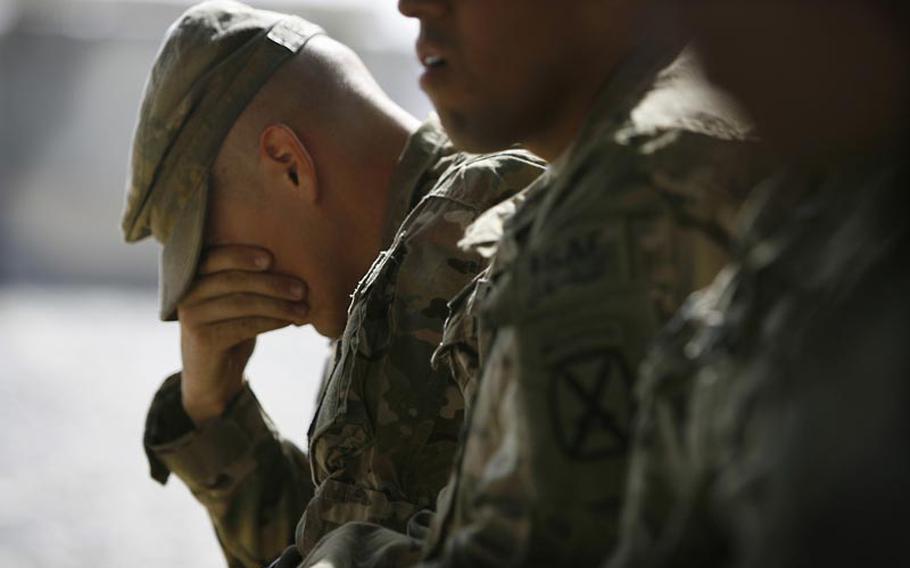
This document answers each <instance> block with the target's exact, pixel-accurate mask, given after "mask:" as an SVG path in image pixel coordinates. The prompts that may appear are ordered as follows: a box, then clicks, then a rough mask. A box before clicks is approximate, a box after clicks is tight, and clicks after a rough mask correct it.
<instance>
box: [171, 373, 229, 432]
mask: <svg viewBox="0 0 910 568" xmlns="http://www.w3.org/2000/svg"><path fill="white" fill-rule="evenodd" d="M243 384H244V383H243V382H241V383H240V384H239V385H237V387H236V388H233V389H231V390H230V391H224V392H218V393H212V392H210V391H209V392H203V393H199V392H195V391H194V390H193V389H192V388H187V386H186V383H185V382H184V383H183V384H182V385H181V393H180V394H181V403H182V405H183V409H184V411H185V412H186V414H187V416H189V417H190V419H191V420H192V421H193V424H195V426H196V428H197V429H199V428H202V427H203V426H204V425H205V424H206V423H208V422H211V421H212V420H215V419H217V418H220V417H221V416H222V415H223V414H224V413H225V411H226V410H227V408H228V406H229V405H230V403H231V402H232V401H233V400H234V399H235V398H236V397H237V396H238V395H239V394H240V391H242V390H243Z"/></svg>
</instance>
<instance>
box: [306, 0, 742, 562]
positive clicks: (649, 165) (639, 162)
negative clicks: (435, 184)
mask: <svg viewBox="0 0 910 568" xmlns="http://www.w3.org/2000/svg"><path fill="white" fill-rule="evenodd" d="M651 7H652V3H650V2H641V1H640V0H628V1H624V0H616V1H611V2H565V1H563V0H558V1H557V0H532V1H530V2H528V1H518V0H500V1H497V2H481V1H476V0H451V1H449V0H401V2H400V3H399V8H400V10H401V11H402V12H403V13H404V14H405V15H408V16H412V17H416V18H418V19H419V20H420V23H421V36H420V40H419V41H418V45H417V52H418V55H419V57H420V60H421V61H422V62H423V64H424V65H425V66H426V72H425V74H424V75H423V77H422V79H421V84H422V86H423V88H424V89H425V90H426V92H427V93H428V94H429V95H430V97H431V98H432V100H433V102H434V104H435V106H436V108H437V110H438V111H439V114H440V117H441V119H442V122H443V125H444V126H445V127H446V129H447V130H448V132H449V134H450V135H451V136H452V139H453V140H454V141H455V142H456V143H457V144H459V145H460V146H462V147H464V148H467V149H470V150H476V151H480V150H484V151H486V150H492V149H496V148H504V147H508V146H509V145H511V144H514V143H521V144H522V145H524V146H525V147H527V148H528V149H530V150H532V151H534V152H535V153H537V154H539V155H541V156H543V157H545V158H546V159H548V160H552V165H551V166H550V169H549V170H548V172H547V173H546V174H544V176H542V177H541V179H539V180H538V181H537V182H536V183H535V184H534V185H532V186H531V187H530V188H529V189H528V190H527V192H526V194H525V196H524V197H525V201H524V202H523V203H522V204H519V205H518V207H517V209H516V211H515V212H514V215H512V216H511V217H510V218H509V220H508V221H507V222H506V228H505V234H504V237H503V239H502V240H501V242H500V243H499V246H498V249H497V250H496V253H495V255H494V257H493V260H492V262H491V266H490V268H489V269H488V270H487V271H486V272H485V273H484V274H483V276H482V277H481V278H479V279H478V280H477V281H476V282H475V284H474V286H473V287H472V288H469V289H468V290H466V291H465V292H464V293H463V294H461V295H460V296H459V297H458V298H457V299H456V301H455V302H453V304H452V307H453V308H454V312H453V314H452V316H451V317H450V319H449V322H448V323H447V326H446V330H445V334H444V336H445V338H446V339H445V343H444V344H443V346H442V348H441V350H440V351H439V354H438V356H437V361H439V362H441V363H444V362H446V361H448V362H449V363H450V364H452V366H454V367H455V368H456V370H458V369H461V370H467V371H468V372H467V373H463V374H462V376H464V377H465V378H464V379H463V380H461V382H462V383H464V384H465V385H466V388H465V389H464V390H465V392H468V393H474V394H473V397H472V400H470V401H469V406H468V415H469V418H468V428H467V431H466V434H465V438H464V440H463V444H462V446H461V448H460V451H459V458H458V462H457V465H456V469H455V472H454V475H453V478H452V480H451V481H450V484H449V485H448V486H447V488H446V489H445V490H444V491H443V492H442V494H441V496H440V502H439V508H438V514H437V516H436V518H435V520H434V522H433V523H432V526H431V529H430V534H429V536H428V539H427V540H426V542H425V548H424V550H423V557H422V559H419V561H420V562H422V563H423V564H422V565H427V566H512V565H540V566H590V565H596V564H598V563H600V562H601V561H602V559H603V557H604V555H605V554H606V553H607V552H609V551H611V550H612V548H613V545H614V543H615V537H616V533H617V530H618V525H619V511H620V509H619V503H620V496H621V494H622V491H623V488H624V479H625V472H626V469H627V459H626V458H627V449H628V441H629V438H628V435H629V425H630V424H629V423H630V418H631V415H632V410H633V406H632V402H631V388H632V384H633V382H634V377H635V373H634V371H635V369H636V368H637V366H638V364H639V362H640V360H641V358H642V356H643V355H644V353H645V351H646V348H647V346H648V344H649V342H650V341H651V340H652V338H653V337H654V335H655V333H656V332H657V330H658V328H659V326H660V324H661V323H662V322H664V321H665V320H666V318H667V317H668V316H669V315H670V314H672V313H673V311H674V310H675V309H677V308H678V307H679V305H680V303H681V302H682V300H683V299H684V298H685V297H686V296H687V295H688V294H689V293H690V292H691V291H693V290H694V289H696V288H697V287H698V286H700V285H704V284H707V283H708V282H709V281H710V280H711V279H712V278H713V276H714V275H715V274H716V271H717V269H718V268H719V266H720V265H721V264H722V261H721V260H720V259H723V258H724V256H725V254H726V252H727V250H726V245H727V236H726V235H727V230H726V226H725V225H726V221H727V219H728V216H729V215H731V213H732V212H733V211H734V210H735V209H736V207H737V204H738V201H739V197H740V195H741V193H740V192H744V191H745V189H746V188H748V187H751V184H752V183H753V182H754V179H755V176H756V175H757V173H756V172H753V167H752V165H751V159H750V156H751V154H752V152H753V148H752V144H751V143H749V142H747V139H748V136H749V131H748V126H747V125H745V124H744V122H743V121H742V120H741V119H740V118H739V117H738V115H737V113H736V111H735V109H733V108H731V105H730V104H729V102H728V101H727V100H726V99H725V98H724V97H723V96H721V95H720V94H718V93H716V92H713V91H712V90H711V89H710V88H708V87H707V85H706V84H705V82H704V81H703V80H702V78H701V75H700V71H699V68H698V64H697V62H696V61H695V60H693V58H691V57H690V56H689V54H688V53H686V52H684V49H683V46H684V41H683V39H681V38H677V37H674V36H673V35H672V34H668V33H667V30H665V29H663V28H661V27H659V26H658V25H657V24H656V23H655V22H653V21H652V20H651V17H650V8H651ZM756 169H757V168H756ZM502 213H507V212H502ZM483 221H486V219H484V220H482V221H480V223H482V222H483ZM483 232H484V231H483V230H482V227H478V226H477V225H475V226H474V227H472V229H469V234H468V239H467V240H468V241H475V242H477V243H480V244H483V239H482V238H481V237H482V234H483ZM472 336H473V337H472ZM472 368H474V369H475V372H474V373H475V376H474V377H471V376H470V375H471V373H470V370H471V369H472ZM476 369H479V371H477V370H476ZM478 372H479V376H478V375H477V373H478ZM407 547H408V542H407V539H404V538H400V537H398V536H397V535H395V534H394V533H392V532H391V531H387V530H383V529H382V528H380V527H371V526H369V525H366V524H363V523H358V524H352V525H349V526H346V527H343V528H342V529H339V530H338V531H336V532H335V533H332V534H331V535H330V536H329V537H327V538H326V539H325V540H324V541H322V543H320V544H319V545H318V546H317V548H316V549H315V550H314V551H313V553H312V554H311V555H310V557H309V558H308V559H306V564H307V565H317V564H318V563H319V562H323V561H324V562H325V563H326V565H334V566H343V565H396V564H397V565H401V564H406V563H413V562H416V561H418V559H417V558H415V556H416V555H414V556H411V557H410V558H406V557H405V555H404V554H402V553H401V551H402V550H406V549H407ZM396 554H397V556H396Z"/></svg>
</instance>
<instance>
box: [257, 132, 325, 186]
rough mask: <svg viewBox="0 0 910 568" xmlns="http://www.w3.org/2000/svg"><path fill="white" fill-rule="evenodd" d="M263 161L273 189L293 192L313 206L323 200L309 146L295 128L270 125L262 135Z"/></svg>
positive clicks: (261, 155)
mask: <svg viewBox="0 0 910 568" xmlns="http://www.w3.org/2000/svg"><path fill="white" fill-rule="evenodd" d="M259 161H260V165H261V166H262V167H263V168H264V173H265V175H266V178H267V179H268V184H269V187H272V188H276V189H279V190H283V191H289V192H292V194H293V196H294V197H296V198H298V199H304V200H306V201H308V202H310V203H316V202H317V201H319V197H320V193H319V183H318V178H317V176H316V166H315V164H314V163H313V158H312V156H311V155H310V152H309V150H308V149H307V147H306V146H305V145H304V144H303V142H301V140H300V138H298V137H297V134H296V133H295V132H294V130H293V129H291V127H289V126H287V125H286V124H270V125H269V126H266V127H265V128H264V129H263V130H262V134H261V135H260V136H259Z"/></svg>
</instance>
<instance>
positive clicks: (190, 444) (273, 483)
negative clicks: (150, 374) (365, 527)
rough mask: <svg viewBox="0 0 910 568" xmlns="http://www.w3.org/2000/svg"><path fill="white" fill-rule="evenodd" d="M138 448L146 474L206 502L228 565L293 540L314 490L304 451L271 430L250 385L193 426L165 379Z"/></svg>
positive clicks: (254, 562)
mask: <svg viewBox="0 0 910 568" xmlns="http://www.w3.org/2000/svg"><path fill="white" fill-rule="evenodd" d="M144 442H145V450H146V454H147V455H148V458H149V464H150V467H151V474H152V477H153V478H155V479H156V480H157V481H159V482H160V483H165V482H166V481H167V478H168V477H169V475H170V474H171V473H173V474H175V475H176V476H177V477H179V478H180V479H181V481H183V482H184V483H185V484H186V485H187V487H188V488H189V489H190V491H191V492H192V494H193V496H194V497H195V498H196V499H197V500H198V501H199V502H200V503H201V504H202V505H203V506H204V507H205V508H206V510H207V511H208V514H209V517H210V518H211V520H212V523H213V525H214V527H215V530H216V532H217V535H218V540H219V542H220V544H221V547H222V549H223V551H224V554H225V556H226V558H227V561H228V565H229V566H243V567H252V566H256V567H259V566H263V565H264V564H266V563H268V562H269V561H271V560H273V559H274V558H275V557H277V556H278V555H279V554H280V553H281V552H282V550H284V549H285V548H286V547H287V546H288V545H289V544H291V543H292V542H293V540H294V529H295V526H296V524H297V521H298V519H299V518H300V515H301V514H302V513H303V510H304V508H305V507H306V504H307V502H309V500H310V497H311V496H312V493H313V488H312V481H311V479H310V470H309V466H308V464H307V460H306V456H305V455H304V453H303V452H301V451H300V450H298V449H297V448H296V447H295V446H294V445H293V444H291V443H289V442H287V441H284V440H282V439H281V437H280V436H279V435H278V434H277V432H276V431H275V429H274V427H273V425H272V423H271V421H270V420H269V418H268V417H267V416H266V414H265V413H264V411H263V410H262V408H261V406H260V405H259V401H258V400H257V399H256V397H255V396H254V395H253V393H252V391H251V390H250V389H249V387H244V390H243V391H242V392H241V394H240V395H238V397H237V398H236V399H235V400H234V401H232V403H231V404H230V406H229V407H228V409H227V410H226V411H225V413H224V415H222V416H221V417H220V418H219V419H216V420H213V421H211V422H210V423H208V424H206V425H205V426H204V427H203V428H202V429H199V430H196V429H195V428H194V427H193V423H192V421H191V420H190V419H189V417H188V416H187V415H186V413H185V412H184V410H183V406H182V403H181V400H180V375H179V374H176V375H173V376H171V377H170V378H168V379H167V380H166V381H165V382H164V384H163V385H162V386H161V388H160V389H159V391H158V392H157V393H156V395H155V398H154V401H153V402H152V406H151V409H150V410H149V413H148V417H147V421H146V431H145V440H144Z"/></svg>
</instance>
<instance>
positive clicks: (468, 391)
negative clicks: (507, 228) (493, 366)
mask: <svg viewBox="0 0 910 568" xmlns="http://www.w3.org/2000/svg"><path fill="white" fill-rule="evenodd" d="M489 288H490V280H489V278H488V274H487V272H486V271H484V272H482V273H481V274H479V275H478V276H477V277H475V278H474V280H473V281H472V282H471V283H470V284H468V286H466V287H465V288H464V289H463V290H462V291H461V292H459V293H458V295H457V296H455V297H454V298H453V299H452V300H451V301H450V302H449V304H448V305H449V317H448V319H446V323H445V327H444V328H443V334H442V341H441V343H440V344H439V347H438V348H437V349H436V351H435V352H434V353H433V366H434V367H436V368H437V369H441V368H446V369H448V370H449V372H450V375H451V376H452V378H454V379H455V382H456V383H457V384H458V388H459V389H460V390H461V393H462V396H463V397H464V400H465V401H470V400H471V399H472V396H473V392H474V388H475V387H476V385H477V376H478V373H479V369H480V364H481V363H480V362H481V361H482V356H483V353H484V351H485V349H484V346H483V345H482V343H483V338H484V337H485V335H487V334H484V333H483V332H482V329H481V327H480V326H479V325H478V320H477V308H478V305H479V303H480V302H481V300H482V299H483V298H484V297H485V296H486V294H487V292H488V291H489Z"/></svg>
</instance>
